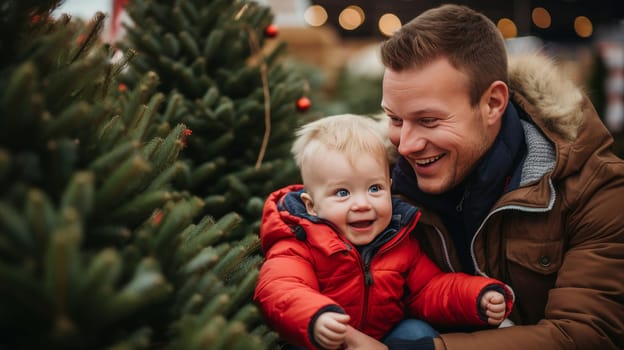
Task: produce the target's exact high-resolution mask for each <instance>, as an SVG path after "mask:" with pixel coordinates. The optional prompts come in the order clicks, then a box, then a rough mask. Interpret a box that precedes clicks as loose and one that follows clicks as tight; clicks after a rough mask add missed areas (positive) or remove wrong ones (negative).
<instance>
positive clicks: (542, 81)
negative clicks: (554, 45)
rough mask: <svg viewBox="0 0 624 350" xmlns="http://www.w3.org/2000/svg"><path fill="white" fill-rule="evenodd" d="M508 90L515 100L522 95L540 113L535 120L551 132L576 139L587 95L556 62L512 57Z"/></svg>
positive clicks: (527, 56) (540, 57)
mask: <svg viewBox="0 0 624 350" xmlns="http://www.w3.org/2000/svg"><path fill="white" fill-rule="evenodd" d="M509 88H510V90H511V92H512V94H511V98H512V100H514V101H516V100H517V99H516V98H514V97H517V95H516V94H519V95H521V96H523V98H524V99H525V100H526V102H528V103H529V104H530V105H532V106H533V107H534V109H535V110H536V112H537V113H534V114H533V115H532V116H533V118H539V119H541V122H542V123H543V125H544V126H545V127H546V128H547V129H548V130H549V131H551V132H553V133H556V134H558V135H559V136H560V137H561V138H562V139H563V140H567V141H573V140H575V139H576V137H577V135H578V132H579V128H580V127H581V125H582V124H583V120H584V108H583V107H584V104H585V101H584V100H585V94H584V92H583V91H582V89H581V88H580V87H579V86H578V85H577V84H576V83H574V82H573V81H572V79H571V78H570V77H569V76H567V75H566V74H565V73H564V72H562V70H561V67H560V66H559V65H558V64H557V62H555V60H554V59H552V58H549V57H547V56H544V55H540V54H537V53H535V54H523V55H512V56H510V57H509ZM516 102H518V101H516ZM520 104H521V105H523V103H520ZM523 107H525V106H523Z"/></svg>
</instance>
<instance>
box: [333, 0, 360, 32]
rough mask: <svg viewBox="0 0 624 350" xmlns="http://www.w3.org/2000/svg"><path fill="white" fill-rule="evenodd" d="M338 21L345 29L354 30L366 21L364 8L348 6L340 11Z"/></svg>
mask: <svg viewBox="0 0 624 350" xmlns="http://www.w3.org/2000/svg"><path fill="white" fill-rule="evenodd" d="M338 23H339V24H340V26H341V27H342V28H343V29H346V30H354V29H356V28H357V27H359V26H361V25H362V23H364V10H362V8H361V7H359V6H355V5H351V6H348V7H346V8H345V9H344V10H342V11H341V12H340V15H339V16H338Z"/></svg>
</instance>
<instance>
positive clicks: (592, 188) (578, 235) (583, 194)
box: [415, 56, 624, 350]
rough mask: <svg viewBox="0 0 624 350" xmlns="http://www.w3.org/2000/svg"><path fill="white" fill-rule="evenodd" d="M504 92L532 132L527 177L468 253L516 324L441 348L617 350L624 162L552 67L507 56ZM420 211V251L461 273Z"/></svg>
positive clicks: (448, 338)
mask: <svg viewBox="0 0 624 350" xmlns="http://www.w3.org/2000/svg"><path fill="white" fill-rule="evenodd" d="M510 90H511V99H512V100H513V101H514V102H515V103H516V105H517V106H519V107H520V108H521V109H523V110H524V111H525V112H526V113H527V114H528V115H529V117H530V118H531V119H532V120H533V122H534V123H535V126H536V127H537V129H535V128H534V127H533V128H532V129H533V130H525V134H526V135H527V137H528V138H529V139H527V141H526V143H527V146H528V155H527V158H526V159H525V164H524V166H523V169H526V170H527V171H523V175H524V174H527V175H526V176H523V177H524V178H523V179H522V181H521V184H520V187H519V188H517V189H515V190H513V191H511V192H509V193H506V194H505V195H503V196H502V197H501V198H500V199H499V200H498V201H497V202H496V204H495V205H494V207H493V208H492V209H491V211H490V213H489V214H488V216H487V217H486V219H485V221H484V222H483V223H482V225H481V226H480V228H479V230H478V232H477V235H476V237H475V238H474V240H473V242H472V249H471V254H472V258H473V261H474V264H475V267H476V271H477V272H478V273H482V274H484V275H487V276H489V277H493V278H497V279H500V280H502V281H504V282H505V283H507V284H509V285H510V286H511V287H512V288H513V290H514V291H515V295H516V305H515V307H514V310H513V312H512V314H511V316H510V318H511V320H512V321H513V322H514V323H515V324H516V325H515V326H512V327H507V328H504V329H496V330H490V331H483V332H475V333H471V334H462V333H452V334H443V335H442V340H443V342H444V343H445V346H446V348H447V349H449V350H473V349H474V350H486V349H487V350H492V349H504V350H516V349H517V350H529V349H530V350H533V349H535V350H554V349H570V350H572V349H587V350H590V349H601V350H616V349H624V162H623V161H622V160H621V159H619V158H617V157H616V156H614V155H613V154H612V153H611V151H610V150H609V146H610V144H611V143H612V138H611V137H610V135H609V133H608V132H607V130H606V129H605V127H604V126H603V125H602V123H601V121H600V120H599V117H598V116H597V114H596V111H595V110H594V108H593V106H592V105H591V103H590V102H589V100H588V99H587V98H586V96H585V95H584V94H583V92H582V91H581V90H580V89H579V88H578V87H576V86H575V85H574V84H573V83H572V82H571V81H570V80H569V79H567V78H566V77H565V76H564V75H562V74H561V73H559V72H558V71H557V69H556V67H555V65H554V63H553V62H551V61H550V60H548V59H546V58H544V57H539V56H528V57H517V58H511V60H510ZM526 124H528V123H525V128H526V127H527V125H526ZM538 130H539V131H538ZM548 159H550V160H551V161H548ZM415 204H416V205H418V203H415ZM421 208H422V212H423V215H422V219H421V224H420V225H419V228H420V230H422V231H423V232H420V233H418V234H417V235H418V236H420V237H421V241H422V242H421V244H422V247H423V249H424V250H425V251H426V252H427V253H429V255H431V256H432V258H433V260H434V261H436V262H437V263H438V264H439V265H440V267H441V268H442V269H444V270H447V271H456V270H459V262H458V258H457V255H456V253H455V248H454V247H453V241H452V239H451V238H450V236H449V235H448V232H447V231H446V229H445V228H444V227H443V224H442V222H441V221H440V219H439V218H438V217H437V216H435V215H434V214H433V213H431V212H428V211H427V208H426V207H422V206H421Z"/></svg>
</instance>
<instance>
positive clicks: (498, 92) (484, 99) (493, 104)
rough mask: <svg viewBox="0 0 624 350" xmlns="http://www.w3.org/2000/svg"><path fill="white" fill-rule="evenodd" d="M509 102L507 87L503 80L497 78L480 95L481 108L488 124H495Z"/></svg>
mask: <svg viewBox="0 0 624 350" xmlns="http://www.w3.org/2000/svg"><path fill="white" fill-rule="evenodd" d="M508 102H509V88H508V87H507V84H505V83H504V82H502V81H500V80H497V81H495V82H493V83H492V84H490V87H488V89H487V90H486V91H485V93H484V94H483V96H481V108H482V110H481V111H482V113H483V116H485V118H486V122H487V124H488V125H494V124H497V123H498V122H499V121H500V119H501V118H502V116H503V114H504V113H505V108H507V103H508Z"/></svg>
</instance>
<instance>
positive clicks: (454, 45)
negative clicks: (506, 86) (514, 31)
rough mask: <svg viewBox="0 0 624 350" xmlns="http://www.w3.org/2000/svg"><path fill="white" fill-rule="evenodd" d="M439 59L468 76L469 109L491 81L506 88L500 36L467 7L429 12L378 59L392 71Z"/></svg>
mask: <svg viewBox="0 0 624 350" xmlns="http://www.w3.org/2000/svg"><path fill="white" fill-rule="evenodd" d="M438 58H447V59H448V61H449V62H450V64H451V65H452V66H453V67H455V68H456V69H457V70H459V71H462V72H464V73H465V74H467V75H468V79H469V81H470V86H469V89H470V101H471V104H472V105H476V104H477V103H478V102H479V99H480V98H481V95H482V94H483V92H484V91H485V90H486V89H487V88H488V87H489V86H490V84H492V83H493V82H494V81H496V80H500V81H503V82H505V83H507V51H506V48H505V42H504V39H503V37H502V35H501V33H500V31H499V30H498V28H497V27H496V25H495V24H494V23H493V22H492V21H491V20H490V19H489V18H487V17H486V16H485V15H483V14H482V13H479V12H476V11H474V10H472V9H470V8H468V7H466V6H461V5H442V6H439V7H436V8H433V9H430V10H427V11H425V12H423V13H422V14H420V15H419V16H417V17H416V18H414V19H412V20H411V21H410V22H408V23H406V24H405V25H404V26H403V27H401V29H399V30H398V31H397V32H396V33H394V34H393V35H392V36H391V37H390V38H388V39H387V40H386V41H384V42H383V43H382V45H381V60H382V62H383V64H384V66H386V67H387V68H389V69H391V70H394V71H402V70H405V69H410V68H418V67H422V66H424V65H426V64H428V63H430V62H432V61H434V60H436V59H438Z"/></svg>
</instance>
